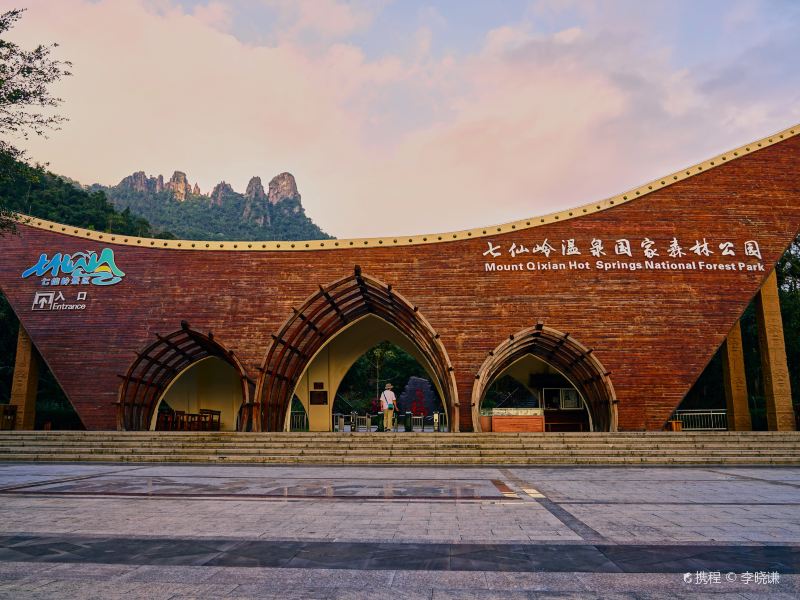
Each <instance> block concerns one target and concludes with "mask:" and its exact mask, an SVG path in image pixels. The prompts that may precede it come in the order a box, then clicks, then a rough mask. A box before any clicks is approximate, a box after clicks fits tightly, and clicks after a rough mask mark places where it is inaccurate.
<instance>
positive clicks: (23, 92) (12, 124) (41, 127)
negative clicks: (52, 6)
mask: <svg viewBox="0 0 800 600" xmlns="http://www.w3.org/2000/svg"><path fill="white" fill-rule="evenodd" d="M22 13H23V10H20V9H15V10H10V11H7V12H5V13H2V14H0V183H2V180H3V179H7V178H15V177H18V176H19V173H18V172H17V169H18V166H19V165H20V164H23V163H24V161H25V158H26V156H25V152H24V151H22V150H20V149H19V148H17V147H16V146H15V145H14V144H12V143H11V141H10V138H18V139H22V140H25V139H28V138H29V137H30V136H31V135H39V136H44V135H46V134H47V132H48V131H51V130H54V129H58V128H59V126H60V125H61V123H63V122H64V121H65V120H66V117H64V116H62V115H58V114H54V113H53V112H52V109H54V108H56V107H57V106H58V105H59V104H60V103H61V99H60V98H57V97H55V96H53V95H52V93H51V92H50V89H49V88H50V86H51V84H53V83H54V82H56V81H58V80H59V79H61V78H62V77H66V76H68V75H70V72H69V71H68V70H67V68H68V67H70V66H71V64H70V63H69V62H68V61H62V60H56V59H54V58H52V57H51V51H52V50H53V49H54V48H56V47H57V46H58V45H57V44H50V45H43V44H40V45H38V46H37V47H36V48H34V49H33V50H24V49H22V48H20V47H19V46H18V45H17V44H14V43H13V42H10V41H8V40H7V39H4V38H5V36H6V34H7V33H8V31H9V30H10V29H11V28H12V27H13V26H14V23H16V22H17V21H18V20H19V19H20V18H21V16H22ZM26 174H27V175H29V176H33V177H35V176H37V175H38V173H37V170H28V171H26ZM12 213H13V210H12V209H11V208H10V207H9V206H8V205H7V203H6V202H5V201H4V198H3V197H2V196H0V233H2V232H3V231H7V230H9V229H12V230H13V227H14V221H13V220H12Z"/></svg>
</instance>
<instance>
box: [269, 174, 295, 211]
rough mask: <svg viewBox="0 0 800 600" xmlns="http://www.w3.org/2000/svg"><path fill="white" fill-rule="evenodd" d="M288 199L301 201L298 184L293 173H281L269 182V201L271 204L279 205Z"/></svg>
mask: <svg viewBox="0 0 800 600" xmlns="http://www.w3.org/2000/svg"><path fill="white" fill-rule="evenodd" d="M287 198H293V199H297V201H298V202H299V201H300V193H299V192H298V191H297V183H296V182H295V180H294V175H292V174H291V173H281V174H280V175H276V176H275V177H273V178H272V180H271V181H270V182H269V194H268V199H269V203H270V204H277V203H278V202H280V201H281V200H286V199H287Z"/></svg>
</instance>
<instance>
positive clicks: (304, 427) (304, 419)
mask: <svg viewBox="0 0 800 600" xmlns="http://www.w3.org/2000/svg"><path fill="white" fill-rule="evenodd" d="M289 431H308V414H307V413H306V412H305V411H301V412H293V413H292V416H291V418H290V421H289Z"/></svg>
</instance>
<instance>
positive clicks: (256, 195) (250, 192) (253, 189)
mask: <svg viewBox="0 0 800 600" xmlns="http://www.w3.org/2000/svg"><path fill="white" fill-rule="evenodd" d="M244 196H245V198H247V199H248V200H266V198H267V194H266V192H265V191H264V186H263V185H262V184H261V177H251V178H250V181H249V182H248V183H247V190H246V191H245V193H244Z"/></svg>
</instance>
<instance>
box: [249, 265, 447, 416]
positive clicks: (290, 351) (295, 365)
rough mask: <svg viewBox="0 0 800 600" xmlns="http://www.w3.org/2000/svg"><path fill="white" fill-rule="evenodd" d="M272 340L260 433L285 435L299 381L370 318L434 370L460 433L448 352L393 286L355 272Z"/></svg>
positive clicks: (259, 399)
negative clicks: (341, 337) (325, 351)
mask: <svg viewBox="0 0 800 600" xmlns="http://www.w3.org/2000/svg"><path fill="white" fill-rule="evenodd" d="M292 310H293V315H292V316H291V317H290V318H289V319H288V320H287V321H286V322H285V323H284V324H283V326H282V327H281V329H280V331H279V332H278V333H277V334H274V335H273V336H272V339H273V342H272V345H271V346H270V348H269V351H268V353H267V356H266V358H265V359H264V362H263V365H262V367H261V375H260V376H259V379H258V385H257V387H256V395H255V401H256V406H259V407H260V409H261V418H260V423H261V428H262V430H264V431H281V430H282V429H283V427H284V423H285V420H286V411H287V410H288V408H289V404H290V401H291V398H292V395H293V393H294V390H295V388H296V387H297V384H298V381H299V379H300V377H301V376H302V374H303V372H304V371H305V370H306V368H307V367H308V365H309V364H310V363H311V361H312V360H313V359H314V357H315V356H316V355H317V353H318V352H319V351H320V350H321V349H322V348H323V347H324V346H326V345H327V344H328V342H330V341H331V340H332V339H333V338H334V337H335V336H336V335H337V334H338V333H340V332H341V331H342V330H344V329H346V328H347V327H349V326H350V325H351V324H352V323H354V322H355V321H357V320H358V319H360V318H362V317H364V316H366V315H370V314H371V315H375V316H377V317H379V318H380V319H382V320H383V321H386V322H387V323H389V324H390V325H392V326H393V327H395V328H396V329H397V330H399V331H400V333H402V334H403V335H404V336H405V337H406V338H408V340H410V341H411V343H412V344H413V345H414V347H415V348H417V349H418V350H419V352H420V354H421V355H422V356H423V357H424V359H425V361H426V362H427V363H428V364H429V365H430V367H431V370H432V374H433V376H434V377H435V378H436V382H435V383H436V385H437V386H438V388H439V389H440V390H441V392H442V401H443V404H444V406H445V410H446V411H447V413H448V422H449V423H450V424H451V427H454V428H455V429H454V430H457V427H458V395H457V391H456V382H455V377H454V374H453V367H452V365H451V363H450V358H449V357H448V355H447V351H446V350H445V348H444V346H443V345H442V342H441V340H440V339H439V334H438V333H436V332H435V331H434V329H433V327H432V326H431V325H430V323H429V322H428V321H427V319H425V317H423V316H422V315H421V314H420V312H419V309H418V308H417V307H416V306H414V305H412V304H411V303H410V302H409V301H408V300H406V299H405V298H404V297H403V296H401V295H400V294H398V293H397V292H396V291H395V290H394V289H393V288H392V286H391V285H389V284H386V283H383V282H382V281H380V280H378V279H376V278H374V277H370V276H368V275H364V274H362V273H361V269H360V267H358V266H356V267H355V269H354V272H353V274H352V275H349V276H347V277H343V278H341V279H338V280H336V281H334V282H333V283H331V284H329V285H327V286H322V285H320V286H319V291H318V292H316V293H314V294H312V295H311V296H309V297H308V298H307V299H306V301H305V302H304V303H303V304H302V306H300V308H293V309H292Z"/></svg>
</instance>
